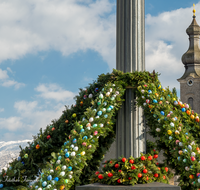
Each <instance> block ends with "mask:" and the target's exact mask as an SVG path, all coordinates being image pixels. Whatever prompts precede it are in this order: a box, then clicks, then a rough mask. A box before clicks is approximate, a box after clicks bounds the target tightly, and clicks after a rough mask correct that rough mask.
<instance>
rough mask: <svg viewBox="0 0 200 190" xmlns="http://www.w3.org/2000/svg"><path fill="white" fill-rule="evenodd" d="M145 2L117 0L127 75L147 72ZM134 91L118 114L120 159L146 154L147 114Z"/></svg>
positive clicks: (120, 56) (121, 61) (120, 59)
mask: <svg viewBox="0 0 200 190" xmlns="http://www.w3.org/2000/svg"><path fill="white" fill-rule="evenodd" d="M144 19H145V14H144V0H117V52H116V61H117V63H116V68H117V69H118V70H121V71H123V72H132V71H144V70H145V56H144V54H145V45H144V39H145V36H144V35H145V33H144V30H145V26H144ZM134 104H135V93H134V90H133V89H127V90H126V94H125V103H124V104H123V106H122V109H121V110H120V111H119V113H118V118H117V135H116V137H117V138H116V146H117V151H116V154H117V155H116V156H117V157H119V156H122V155H123V156H125V157H129V156H133V157H139V156H140V152H143V153H145V152H146V140H145V139H146V138H145V136H146V133H145V126H144V121H143V111H142V109H141V108H138V107H136V106H135V105H134Z"/></svg>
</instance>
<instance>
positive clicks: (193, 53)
mask: <svg viewBox="0 0 200 190" xmlns="http://www.w3.org/2000/svg"><path fill="white" fill-rule="evenodd" d="M193 13H194V15H193V20H192V23H191V25H190V26H189V27H188V28H187V30H186V33H187V34H188V35H189V49H188V50H187V52H186V53H185V54H184V55H183V56H182V62H183V64H184V65H185V73H184V74H183V76H182V77H181V78H179V79H177V80H178V81H179V82H180V96H181V101H182V102H183V103H188V104H190V106H191V108H192V110H194V111H195V112H197V113H199V114H200V48H199V35H200V27H199V25H198V24H197V21H196V19H195V18H196V16H195V9H194V10H193Z"/></svg>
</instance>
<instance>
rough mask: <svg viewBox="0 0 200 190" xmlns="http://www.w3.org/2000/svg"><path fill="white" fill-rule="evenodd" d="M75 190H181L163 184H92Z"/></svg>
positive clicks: (177, 187)
mask: <svg viewBox="0 0 200 190" xmlns="http://www.w3.org/2000/svg"><path fill="white" fill-rule="evenodd" d="M76 190H181V187H179V186H174V185H169V184H165V183H158V182H154V183H147V184H137V185H135V186H131V185H105V184H100V183H93V184H88V185H83V186H77V187H76Z"/></svg>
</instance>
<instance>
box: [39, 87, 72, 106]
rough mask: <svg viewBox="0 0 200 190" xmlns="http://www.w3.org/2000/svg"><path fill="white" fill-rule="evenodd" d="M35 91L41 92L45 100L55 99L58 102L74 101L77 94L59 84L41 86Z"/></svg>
mask: <svg viewBox="0 0 200 190" xmlns="http://www.w3.org/2000/svg"><path fill="white" fill-rule="evenodd" d="M35 90H36V91H37V92H40V93H41V94H40V95H39V96H40V97H42V98H44V99H53V100H56V101H62V102H64V101H67V100H72V99H73V97H74V96H75V94H74V93H73V92H70V91H67V90H64V89H62V88H61V87H60V86H59V85H57V84H40V85H38V86H37V87H36V88H35Z"/></svg>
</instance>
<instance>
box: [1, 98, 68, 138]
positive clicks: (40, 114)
mask: <svg viewBox="0 0 200 190" xmlns="http://www.w3.org/2000/svg"><path fill="white" fill-rule="evenodd" d="M38 104H39V103H38V102H37V101H33V102H27V101H19V102H15V105H14V108H15V109H16V111H17V112H18V114H19V116H18V117H10V118H0V130H3V129H7V132H4V133H3V134H2V135H1V136H2V137H1V138H0V139H1V141H10V140H23V139H32V135H36V134H37V133H38V132H39V130H40V128H42V129H45V128H46V126H47V125H48V124H51V121H52V120H55V119H59V117H60V116H61V115H62V111H63V110H64V109H65V107H64V105H63V104H60V103H59V104H56V105H55V104H51V105H50V106H49V105H48V107H46V105H45V104H43V105H40V106H38ZM45 108H46V109H45ZM14 132H16V133H17V134H15V133H14ZM19 132H21V133H20V134H18V133H19Z"/></svg>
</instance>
